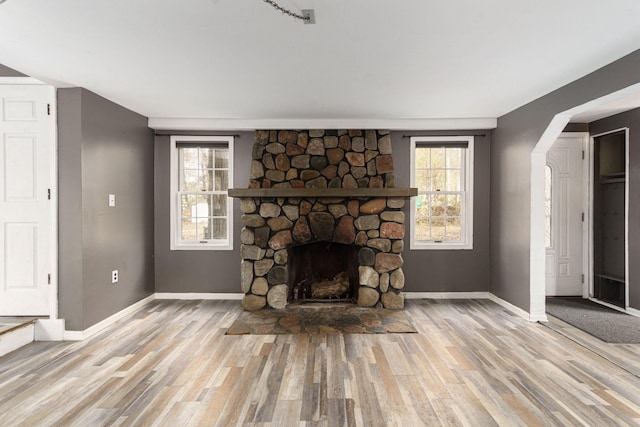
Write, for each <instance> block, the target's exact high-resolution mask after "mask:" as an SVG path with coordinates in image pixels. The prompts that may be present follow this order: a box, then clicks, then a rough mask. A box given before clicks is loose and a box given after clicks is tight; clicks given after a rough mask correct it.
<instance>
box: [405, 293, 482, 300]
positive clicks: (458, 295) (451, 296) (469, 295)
mask: <svg viewBox="0 0 640 427" xmlns="http://www.w3.org/2000/svg"><path fill="white" fill-rule="evenodd" d="M402 294H403V295H404V298H405V299H489V292H403V293H402Z"/></svg>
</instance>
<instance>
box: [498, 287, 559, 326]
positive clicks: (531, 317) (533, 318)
mask: <svg viewBox="0 0 640 427" xmlns="http://www.w3.org/2000/svg"><path fill="white" fill-rule="evenodd" d="M489 299H490V300H491V301H493V302H495V303H496V304H498V305H500V306H502V307H504V308H506V309H507V310H510V311H512V312H513V313H514V314H516V315H517V316H520V317H522V318H523V319H525V320H528V321H530V322H546V321H547V315H546V313H543V314H542V315H540V314H534V313H527V312H526V311H524V310H523V309H521V308H520V307H517V306H515V305H513V304H511V303H510V302H508V301H505V300H503V299H502V298H500V297H497V296H495V295H494V294H492V293H489Z"/></svg>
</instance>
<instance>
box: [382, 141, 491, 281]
mask: <svg viewBox="0 0 640 427" xmlns="http://www.w3.org/2000/svg"><path fill="white" fill-rule="evenodd" d="M434 134H436V135H474V134H475V135H479V134H485V135H486V136H484V137H479V136H478V137H476V138H475V143H474V151H475V159H474V177H473V178H474V184H473V185H474V197H473V232H474V233H473V250H409V236H410V235H411V227H412V224H411V221H409V218H410V216H409V211H410V207H409V203H407V204H406V205H405V208H404V209H403V210H404V213H405V217H406V218H407V223H406V234H405V246H404V248H405V250H404V253H403V254H402V257H403V258H404V265H403V267H402V269H403V271H404V275H405V288H404V290H405V291H406V292H486V291H488V290H489V199H490V197H489V183H490V179H489V177H490V153H491V144H490V142H491V137H490V131H483V130H470V131H453V132H409V131H394V132H391V140H392V143H393V163H394V169H395V177H396V187H409V184H410V157H409V156H410V143H409V138H403V135H407V136H428V135H434Z"/></svg>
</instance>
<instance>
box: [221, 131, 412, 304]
mask: <svg viewBox="0 0 640 427" xmlns="http://www.w3.org/2000/svg"><path fill="white" fill-rule="evenodd" d="M229 195H230V196H232V197H239V198H240V199H241V210H242V213H243V215H242V223H243V226H244V227H243V229H242V232H241V242H242V244H241V247H240V253H241V257H242V261H241V289H242V292H243V293H244V294H245V296H244V298H243V301H242V305H243V307H244V309H245V310H250V311H252V310H259V309H261V308H263V307H266V306H269V307H272V308H275V309H283V308H284V307H286V305H287V303H288V299H289V295H290V293H291V292H290V285H292V284H290V283H289V279H290V278H289V269H288V261H289V257H290V251H289V249H291V248H292V247H294V246H299V245H304V244H309V243H314V242H335V243H341V244H350V245H356V246H357V247H358V248H359V250H358V256H357V259H358V276H359V278H358V283H359V286H358V287H357V289H356V292H355V294H356V295H357V304H358V305H359V306H362V307H384V308H389V309H402V308H403V307H404V297H403V295H402V288H403V287H404V274H403V272H402V265H403V259H402V251H403V250H404V232H405V227H404V220H405V217H404V213H403V212H402V211H401V209H402V207H403V206H404V205H405V203H406V200H407V198H408V197H410V196H415V195H416V190H415V189H408V188H394V175H393V158H392V153H391V139H390V135H389V131H387V130H297V131H293V130H257V131H256V136H255V142H254V145H253V151H252V161H251V171H250V182H249V188H247V189H231V190H229Z"/></svg>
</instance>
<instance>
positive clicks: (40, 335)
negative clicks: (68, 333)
mask: <svg viewBox="0 0 640 427" xmlns="http://www.w3.org/2000/svg"><path fill="white" fill-rule="evenodd" d="M63 339H64V319H38V320H36V329H35V340H36V341H62V340H63Z"/></svg>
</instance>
